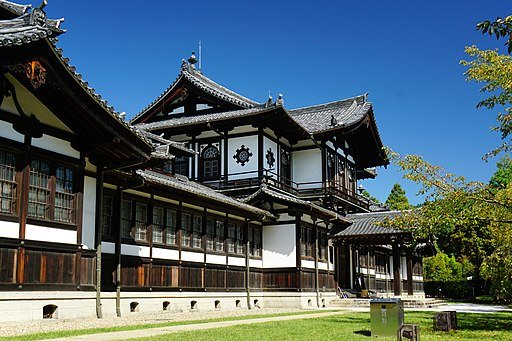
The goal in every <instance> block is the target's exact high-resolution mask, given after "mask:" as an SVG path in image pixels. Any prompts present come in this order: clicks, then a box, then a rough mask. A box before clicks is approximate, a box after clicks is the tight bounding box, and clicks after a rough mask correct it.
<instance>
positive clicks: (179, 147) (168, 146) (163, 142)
mask: <svg viewBox="0 0 512 341" xmlns="http://www.w3.org/2000/svg"><path fill="white" fill-rule="evenodd" d="M135 129H136V130H137V132H138V133H139V134H141V135H142V136H144V137H146V138H148V139H150V140H152V141H154V145H156V146H158V147H156V148H157V149H160V150H164V149H165V150H168V151H169V152H174V153H175V154H186V155H189V156H194V155H195V154H197V152H195V151H194V150H192V149H190V148H187V147H185V144H184V143H181V142H175V141H171V140H167V139H165V138H163V137H161V136H158V135H156V134H153V133H151V132H149V131H146V130H143V129H140V128H139V127H135Z"/></svg>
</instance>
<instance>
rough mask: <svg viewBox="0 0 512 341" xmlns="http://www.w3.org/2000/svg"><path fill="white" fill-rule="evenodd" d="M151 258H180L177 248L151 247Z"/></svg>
mask: <svg viewBox="0 0 512 341" xmlns="http://www.w3.org/2000/svg"><path fill="white" fill-rule="evenodd" d="M153 258H160V259H176V260H177V259H180V252H179V251H178V250H169V249H161V248H158V247H153Z"/></svg>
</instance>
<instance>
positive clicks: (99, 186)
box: [95, 165, 104, 318]
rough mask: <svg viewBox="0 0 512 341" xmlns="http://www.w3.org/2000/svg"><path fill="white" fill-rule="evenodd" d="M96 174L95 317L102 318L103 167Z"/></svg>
mask: <svg viewBox="0 0 512 341" xmlns="http://www.w3.org/2000/svg"><path fill="white" fill-rule="evenodd" d="M97 169H98V171H97V173H96V217H95V225H96V226H95V228H96V316H97V317H98V318H102V317H103V314H102V311H101V239H102V233H103V226H102V225H103V224H102V219H103V212H102V211H103V171H104V168H103V166H100V165H98V168H97Z"/></svg>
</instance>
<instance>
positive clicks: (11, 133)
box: [0, 121, 25, 143]
mask: <svg viewBox="0 0 512 341" xmlns="http://www.w3.org/2000/svg"><path fill="white" fill-rule="evenodd" d="M0 136H1V137H5V138H6V139H9V140H13V141H17V142H21V143H23V142H24V140H25V137H24V135H22V134H20V133H18V132H17V131H16V130H14V128H13V127H12V124H10V123H9V122H4V121H0Z"/></svg>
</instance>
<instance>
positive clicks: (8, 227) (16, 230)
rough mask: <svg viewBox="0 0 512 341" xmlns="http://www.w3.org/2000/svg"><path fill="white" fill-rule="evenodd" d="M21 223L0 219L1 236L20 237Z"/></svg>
mask: <svg viewBox="0 0 512 341" xmlns="http://www.w3.org/2000/svg"><path fill="white" fill-rule="evenodd" d="M19 236H20V224H19V223H15V222H12V221H0V237H4V238H19Z"/></svg>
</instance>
